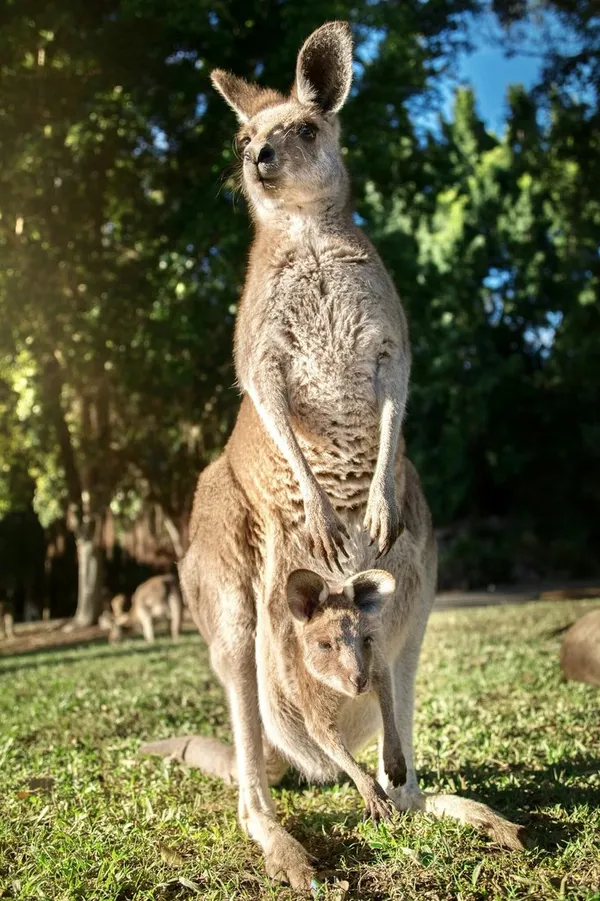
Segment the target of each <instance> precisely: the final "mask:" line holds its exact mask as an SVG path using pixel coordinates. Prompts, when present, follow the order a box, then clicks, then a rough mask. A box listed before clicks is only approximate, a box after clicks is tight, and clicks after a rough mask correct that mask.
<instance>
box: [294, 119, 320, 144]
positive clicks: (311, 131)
mask: <svg viewBox="0 0 600 901" xmlns="http://www.w3.org/2000/svg"><path fill="white" fill-rule="evenodd" d="M296 133H297V134H298V136H299V137H301V138H304V140H305V141H314V139H315V138H316V137H317V129H316V128H315V126H314V125H310V124H309V123H308V122H303V123H302V125H299V126H298V127H297V129H296Z"/></svg>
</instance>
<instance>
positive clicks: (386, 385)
mask: <svg viewBox="0 0 600 901" xmlns="http://www.w3.org/2000/svg"><path fill="white" fill-rule="evenodd" d="M408 376H409V369H408V366H407V364H406V363H404V362H403V361H401V360H394V359H392V358H389V357H388V358H386V359H385V360H384V361H382V363H381V364H380V368H379V371H378V374H377V397H378V401H379V411H380V421H379V453H378V456H377V465H376V469H375V478H376V479H379V480H383V481H386V480H387V481H390V480H391V481H393V480H394V474H395V464H396V454H397V451H398V442H399V440H400V432H401V430H402V421H403V419H404V412H405V408H406V396H407V392H408Z"/></svg>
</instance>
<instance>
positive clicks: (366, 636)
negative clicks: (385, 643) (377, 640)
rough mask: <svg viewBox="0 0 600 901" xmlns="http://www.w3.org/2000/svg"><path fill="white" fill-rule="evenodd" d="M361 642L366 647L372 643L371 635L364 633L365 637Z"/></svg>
mask: <svg viewBox="0 0 600 901" xmlns="http://www.w3.org/2000/svg"><path fill="white" fill-rule="evenodd" d="M363 644H364V646H365V647H366V648H368V647H369V646H370V645H372V644H373V636H372V635H365V637H364V638H363Z"/></svg>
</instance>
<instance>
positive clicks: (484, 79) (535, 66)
mask: <svg viewBox="0 0 600 901" xmlns="http://www.w3.org/2000/svg"><path fill="white" fill-rule="evenodd" d="M472 38H473V40H474V43H475V45H476V46H475V50H474V51H473V52H472V53H470V54H468V55H464V56H463V57H462V59H461V60H460V62H459V66H458V77H459V82H460V83H462V84H466V83H469V84H471V85H472V86H473V87H474V89H475V96H476V98H477V109H478V111H479V114H480V116H481V117H482V119H483V120H484V122H485V123H486V125H487V126H488V128H490V129H492V130H494V131H502V125H503V123H504V120H505V118H506V95H507V88H508V86H509V85H510V84H522V85H524V87H526V88H530V87H531V86H532V85H533V84H534V83H535V82H536V81H537V78H538V75H539V72H540V60H539V59H535V58H532V57H531V56H525V55H516V56H513V57H511V58H507V57H506V56H505V54H504V52H503V51H502V50H501V49H499V48H497V47H495V46H493V44H491V43H490V42H489V40H488V39H487V38H486V37H485V36H478V35H477V33H474V34H472ZM451 108H452V92H449V93H448V97H447V99H446V103H445V106H444V114H445V115H449V113H450V111H451Z"/></svg>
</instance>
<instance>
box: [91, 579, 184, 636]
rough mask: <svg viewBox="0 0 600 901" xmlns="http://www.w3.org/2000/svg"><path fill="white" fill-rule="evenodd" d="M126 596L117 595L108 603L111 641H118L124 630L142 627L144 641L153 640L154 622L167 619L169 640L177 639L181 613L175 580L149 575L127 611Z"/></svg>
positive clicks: (138, 588) (136, 592)
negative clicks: (110, 609)
mask: <svg viewBox="0 0 600 901" xmlns="http://www.w3.org/2000/svg"><path fill="white" fill-rule="evenodd" d="M124 607H125V595H123V594H117V595H115V597H114V598H113V599H112V601H111V608H112V616H111V618H110V621H109V623H108V628H109V629H110V638H111V640H112V641H119V640H120V638H121V634H122V628H123V627H129V628H131V627H132V626H135V624H136V623H139V625H140V626H141V627H142V632H143V634H144V638H145V639H146V641H148V642H153V641H154V620H157V619H167V620H168V621H169V623H170V626H171V637H172V638H173V639H177V638H179V633H180V631H181V619H182V611H183V599H182V597H181V591H180V589H179V583H178V581H177V577H176V576H174V575H171V574H168V573H167V574H166V575H161V576H152V578H151V579H147V580H146V581H145V582H142V584H141V585H138V587H137V588H136V590H135V592H134V595H133V598H132V600H131V609H130V610H128V611H126V612H125V610H124Z"/></svg>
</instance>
